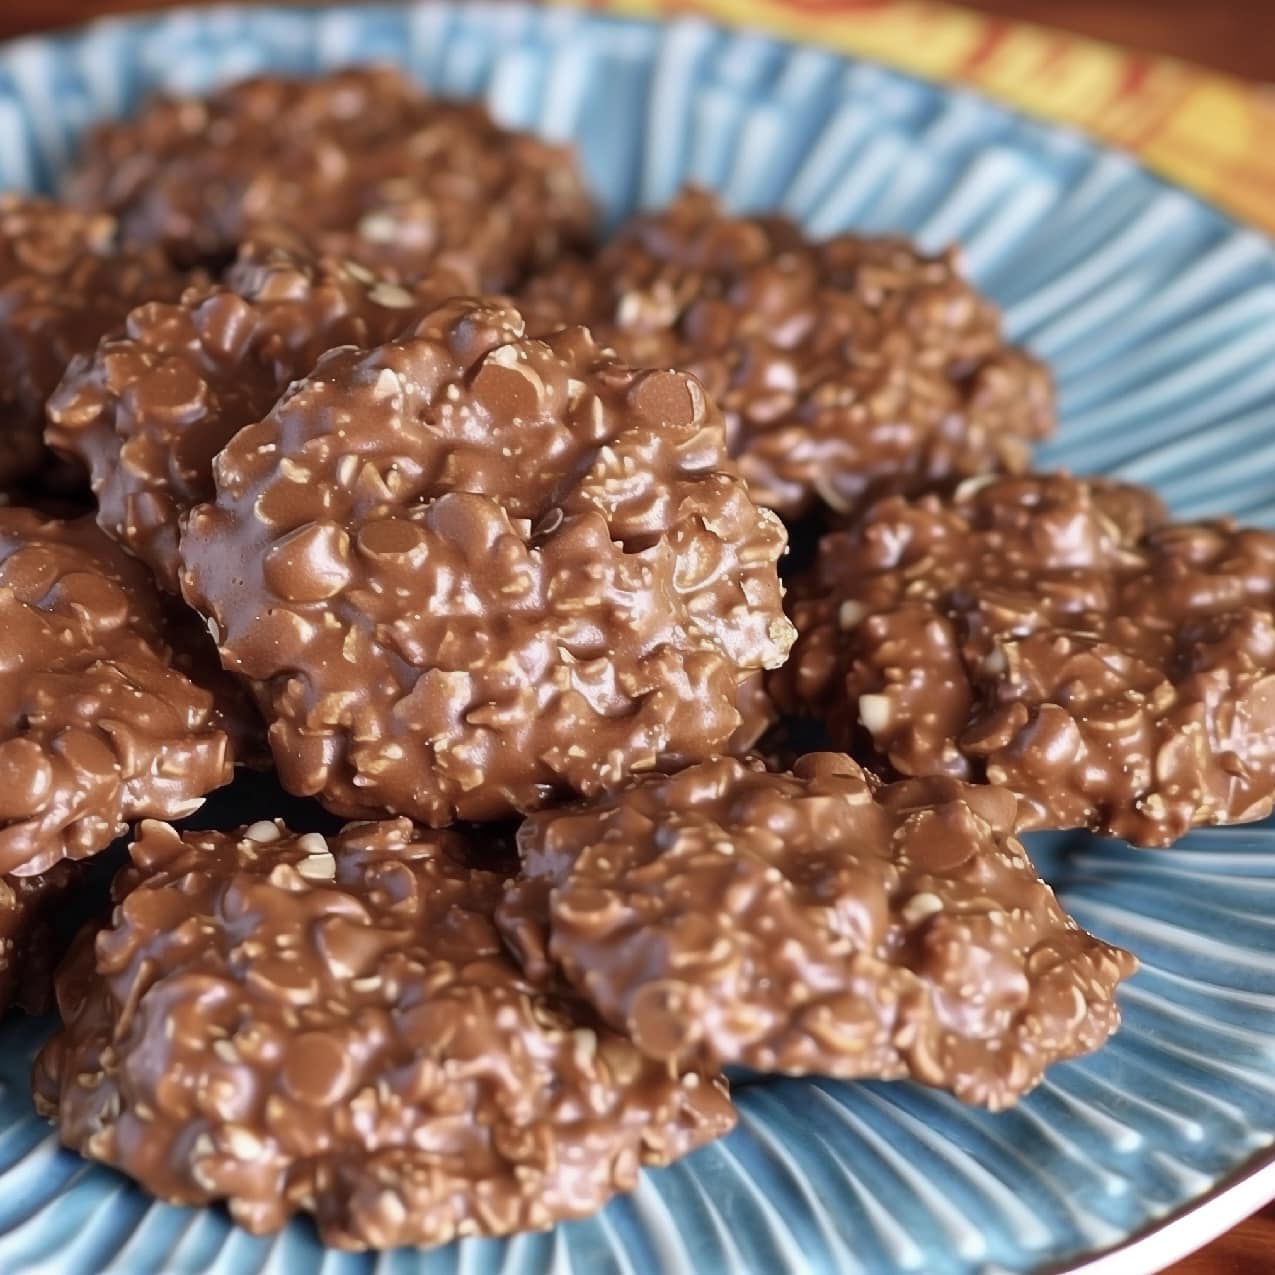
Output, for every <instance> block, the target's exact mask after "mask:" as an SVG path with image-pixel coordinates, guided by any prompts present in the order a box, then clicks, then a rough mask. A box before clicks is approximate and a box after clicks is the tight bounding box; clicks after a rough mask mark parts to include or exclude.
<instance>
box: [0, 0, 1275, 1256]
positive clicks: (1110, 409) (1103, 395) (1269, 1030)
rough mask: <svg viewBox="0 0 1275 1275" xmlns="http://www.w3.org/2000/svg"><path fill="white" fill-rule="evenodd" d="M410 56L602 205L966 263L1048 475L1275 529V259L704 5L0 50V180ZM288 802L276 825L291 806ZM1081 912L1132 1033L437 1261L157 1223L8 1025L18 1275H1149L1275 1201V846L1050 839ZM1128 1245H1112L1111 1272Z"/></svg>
mask: <svg viewBox="0 0 1275 1275" xmlns="http://www.w3.org/2000/svg"><path fill="white" fill-rule="evenodd" d="M368 59H387V60H390V61H394V62H399V63H401V64H403V65H405V66H406V67H408V68H409V69H410V70H411V71H412V72H413V73H414V74H416V75H417V76H419V77H420V78H421V79H422V80H423V81H424V82H426V83H427V84H428V85H430V86H431V87H432V88H434V89H436V90H438V91H440V92H443V93H448V94H457V95H478V96H481V97H484V98H485V99H486V100H487V101H488V102H489V103H490V105H491V106H492V108H493V109H494V110H495V112H496V113H497V115H498V116H499V117H500V118H501V119H502V120H504V121H505V122H507V123H509V124H513V125H518V126H522V127H526V128H530V129H534V130H536V131H538V132H541V133H544V134H546V135H547V136H549V137H553V138H560V139H570V140H571V141H573V142H575V143H576V145H577V146H578V148H579V150H580V153H581V155H582V157H583V160H584V163H585V166H586V168H587V170H588V173H589V176H590V177H591V179H592V181H593V183H594V185H595V187H596V189H597V190H598V192H599V193H600V195H601V198H602V201H603V203H604V205H605V208H606V211H607V213H608V215H609V216H611V217H616V216H619V215H622V214H624V213H626V212H628V211H630V210H632V209H633V208H634V207H636V206H639V205H651V204H658V203H660V202H661V201H663V200H665V199H667V198H668V197H669V196H670V195H671V194H672V193H673V192H674V191H675V190H676V189H677V188H678V186H680V185H681V184H682V183H683V182H684V181H687V180H695V181H698V182H702V183H706V184H708V185H711V186H714V187H716V188H718V189H719V190H721V191H723V192H724V193H725V194H726V195H727V197H728V198H729V200H730V201H731V202H732V203H733V204H734V205H736V206H737V207H739V208H742V209H769V208H774V207H780V208H783V209H785V210H786V211H788V212H790V213H792V214H793V215H795V216H796V217H798V218H799V219H800V220H801V221H803V222H804V223H805V224H806V225H807V226H808V227H809V229H810V230H811V231H812V232H813V233H816V234H825V233H829V232H832V231H838V230H841V229H844V228H846V227H858V228H863V229H867V230H872V231H884V230H896V231H904V232H906V233H908V234H910V235H912V236H914V237H915V238H917V239H919V240H920V241H921V243H922V244H924V245H926V246H927V247H931V248H937V247H939V246H941V245H944V244H946V243H948V242H949V241H952V240H958V241H960V242H961V243H963V244H964V245H965V250H966V261H967V263H968V266H969V269H970V271H971V272H972V274H973V276H974V277H975V279H976V280H977V282H978V283H979V284H980V285H981V286H982V287H983V288H985V289H986V290H987V291H988V292H990V293H991V295H992V296H993V297H995V299H996V300H997V301H999V302H1000V303H1001V305H1002V306H1003V307H1004V308H1005V312H1006V315H1007V318H1008V323H1009V326H1010V329H1011V331H1012V333H1013V335H1014V336H1015V337H1016V338H1018V339H1020V340H1025V341H1026V342H1028V343H1029V344H1030V345H1031V346H1033V347H1034V348H1035V349H1036V350H1037V351H1038V352H1039V353H1040V354H1042V355H1043V356H1045V357H1046V358H1048V359H1050V360H1051V361H1052V362H1053V364H1054V367H1055V368H1056V370H1057V374H1058V378H1059V382H1060V385H1061V392H1062V408H1063V417H1064V425H1063V428H1062V431H1061V433H1060V435H1059V437H1058V439H1057V440H1056V441H1055V442H1054V443H1052V444H1051V445H1050V446H1049V447H1048V448H1047V449H1046V453H1045V455H1044V457H1043V459H1044V461H1045V462H1046V463H1050V464H1065V465H1069V466H1071V467H1073V468H1075V469H1078V470H1104V471H1109V472H1115V473H1120V474H1123V475H1126V476H1128V477H1131V478H1135V479H1138V480H1141V481H1145V482H1151V483H1154V484H1156V485H1157V486H1158V487H1159V488H1160V489H1161V490H1162V491H1163V492H1164V493H1165V495H1166V496H1167V497H1168V499H1169V501H1170V502H1171V503H1172V504H1173V505H1174V507H1175V508H1176V509H1177V510H1178V512H1180V513H1183V514H1201V513H1216V512H1222V511H1228V512H1234V513H1236V514H1239V515H1241V516H1242V517H1244V518H1246V519H1249V520H1254V521H1258V522H1265V523H1272V522H1275V250H1273V248H1272V245H1271V243H1270V242H1269V241H1268V240H1267V239H1266V238H1264V237H1263V236H1261V235H1259V234H1257V233H1255V232H1253V231H1251V230H1246V229H1244V228H1242V227H1240V226H1237V225H1235V224H1234V223H1232V222H1230V221H1228V220H1227V219H1226V218H1225V217H1223V216H1221V215H1220V214H1219V213H1217V212H1216V211H1214V210H1213V209H1211V208H1208V207H1206V206H1204V205H1203V204H1201V203H1200V202H1199V201H1197V200H1196V199H1194V198H1192V197H1191V196H1190V195H1188V194H1185V193H1184V192H1182V191H1180V190H1176V189H1173V188H1171V187H1169V186H1167V185H1165V184H1163V183H1161V182H1159V181H1157V180H1156V179H1154V178H1152V177H1151V176H1149V175H1148V174H1147V173H1145V172H1144V171H1142V170H1141V169H1140V168H1139V167H1138V166H1137V165H1136V164H1135V163H1133V162H1132V161H1131V160H1129V159H1128V158H1126V157H1125V156H1123V155H1119V154H1115V153H1112V152H1110V151H1106V150H1103V149H1100V148H1099V147H1097V146H1095V145H1094V144H1093V143H1091V142H1089V141H1086V140H1085V139H1083V138H1081V137H1079V136H1077V135H1075V134H1072V133H1069V132H1064V131H1061V130H1058V129H1055V128H1051V127H1047V126H1044V125H1042V124H1038V123H1033V122H1030V121H1027V120H1024V119H1022V118H1020V117H1018V116H1016V115H1014V114H1012V113H1011V112H1009V111H1006V110H1004V109H1002V108H1001V107H998V106H996V105H993V104H991V103H989V102H987V101H983V100H981V99H979V98H976V97H973V96H970V95H969V94H966V93H962V92H959V91H955V90H951V89H946V88H939V87H935V86H933V85H926V84H921V83H918V82H916V81H914V80H910V79H907V78H905V77H903V76H900V75H896V74H893V73H890V72H888V71H885V70H882V69H881V68H879V67H876V66H871V65H867V64H864V63H860V62H853V61H848V60H846V59H844V58H841V57H838V56H835V55H833V54H831V53H827V52H823V51H820V50H816V49H809V48H796V47H791V46H787V45H784V44H780V43H777V42H775V41H773V40H770V39H765V38H762V37H758V36H752V35H737V34H727V33H724V32H722V31H719V30H716V29H714V28H711V27H709V26H705V25H700V24H697V23H693V22H679V23H673V24H670V25H665V26H651V25H644V24H641V23H636V22H628V21H618V20H610V19H606V18H602V17H598V16H596V15H594V16H589V15H585V14H579V13H573V12H566V11H553V10H551V11H548V12H540V11H537V10H534V9H530V8H521V7H518V6H516V5H501V6H500V7H499V8H495V7H492V8H488V7H486V6H481V5H476V4H464V5H461V4H455V5H447V4H438V5H428V6H422V7H416V8H402V9H400V8H381V7H378V6H362V5H360V6H358V7H357V8H356V7H350V8H346V9H337V10H333V11H328V12H325V13H322V14H318V13H311V12H307V11H304V10H290V11H274V10H256V11H236V10H233V9H227V10H220V11H205V12H203V13H199V14H191V13H188V14H181V15H178V16H175V17H167V18H162V19H158V20H146V21H137V22H123V23H112V24H108V25H104V26H98V27H95V28H93V29H91V30H89V31H87V32H85V33H83V34H77V35H72V36H70V37H69V38H61V39H48V40H43V39H40V40H28V41H23V42H20V43H17V44H13V45H11V46H9V47H8V48H7V49H4V50H3V51H0V185H3V186H20V187H32V186H34V187H45V186H49V185H51V184H52V183H53V182H54V180H55V177H56V174H57V172H58V170H59V169H60V167H61V166H62V165H63V164H64V163H65V161H66V158H67V156H68V153H69V152H70V150H71V147H72V146H73V143H74V141H75V138H76V136H77V134H78V133H79V132H80V131H81V130H82V129H83V127H84V126H85V125H86V124H87V123H89V122H90V121H91V120H94V119H97V118H100V117H103V116H107V115H115V114H119V113H121V112H123V111H126V110H128V109H129V108H130V107H131V106H132V104H133V103H134V102H135V101H136V99H137V98H138V96H139V95H140V94H143V93H145V92H146V91H148V90H151V89H155V88H159V87H163V88H169V89H173V88H176V89H186V90H190V89H203V88H207V87H208V86H210V85H212V84H214V83H216V82H217V81H220V80H224V79H228V78H231V77H235V76H241V75H244V74H246V73H249V72H253V71H259V70H263V69H267V68H269V69H283V68H287V69H289V70H294V71H298V70H315V69H319V68H323V67H329V66H334V65H337V64H340V63H345V62H352V61H362V60H368ZM258 813H259V814H262V815H266V814H270V813H273V812H272V811H266V810H263V811H260V812H258ZM1033 848H1034V849H1035V850H1036V851H1037V852H1038V854H1039V856H1040V860H1039V861H1040V863H1041V865H1042V868H1043V870H1044V872H1045V874H1046V875H1047V876H1048V877H1050V878H1051V880H1052V881H1053V882H1054V883H1055V884H1056V885H1057V886H1058V888H1059V890H1060V892H1061V893H1062V896H1063V899H1064V901H1065V902H1066V904H1067V905H1068V906H1069V907H1070V908H1071V909H1072V910H1073V911H1074V912H1075V913H1076V915H1077V916H1078V917H1079V918H1080V920H1081V921H1082V922H1084V924H1086V925H1087V926H1089V927H1091V928H1092V929H1094V930H1096V931H1097V932H1098V933H1100V934H1102V935H1104V936H1105V937H1107V938H1109V939H1113V940H1115V941H1116V942H1118V943H1123V944H1126V945H1128V946H1129V947H1131V948H1133V949H1134V950H1136V951H1137V952H1138V953H1139V954H1140V955H1141V956H1142V958H1143V961H1144V970H1143V972H1142V973H1141V974H1140V975H1139V976H1138V977H1137V978H1136V979H1134V980H1133V982H1132V983H1131V984H1130V985H1129V986H1128V988H1127V991H1126V992H1125V994H1124V997H1123V1003H1124V1009H1125V1016H1126V1026H1125V1027H1124V1029H1123V1031H1122V1032H1121V1033H1120V1035H1119V1036H1118V1038H1117V1039H1116V1040H1115V1041H1114V1043H1113V1044H1111V1045H1110V1046H1109V1047H1108V1048H1107V1049H1105V1050H1103V1051H1102V1052H1101V1053H1100V1054H1098V1055H1097V1056H1095V1057H1093V1058H1091V1059H1087V1060H1085V1061H1083V1062H1079V1063H1075V1064H1071V1065H1067V1066H1063V1067H1060V1068H1058V1069H1057V1070H1056V1071H1055V1072H1054V1073H1053V1074H1052V1075H1051V1077H1050V1079H1049V1080H1048V1082H1047V1083H1046V1084H1044V1085H1043V1086H1042V1087H1041V1088H1040V1089H1039V1090H1038V1091H1037V1092H1036V1093H1034V1094H1033V1095H1032V1096H1031V1097H1030V1098H1029V1099H1028V1100H1027V1101H1025V1102H1024V1103H1023V1104H1022V1105H1021V1106H1020V1107H1019V1108H1018V1109H1017V1110H1015V1111H1013V1112H1010V1113H1008V1114H1005V1115H999V1116H993V1115H988V1114H986V1113H984V1112H979V1111H971V1110H966V1109H964V1108H962V1107H960V1106H959V1105H958V1104H957V1103H955V1102H953V1101H951V1100H949V1099H947V1098H945V1097H943V1096H942V1095H937V1094H934V1093H931V1092H927V1091H925V1090H923V1089H920V1088H918V1087H915V1086H912V1085H909V1084H894V1085H885V1084H859V1085H849V1084H839V1083H820V1082H807V1081H783V1080H776V1081H765V1082H761V1083H756V1084H752V1085H749V1086H746V1087H744V1088H742V1089H741V1090H740V1091H739V1094H738V1097H739V1103H740V1107H741V1109H742V1112H743V1118H742V1122H741V1127H740V1128H739V1130H738V1131H737V1132H736V1133H735V1134H733V1135H732V1136H731V1137H730V1138H728V1139H727V1140H726V1141H724V1142H723V1143H721V1144H719V1145H717V1146H714V1147H709V1148H706V1149H705V1150H703V1151H700V1152H699V1153H697V1154H696V1155H694V1156H692V1157H691V1158H690V1159H689V1160H687V1161H685V1162H684V1163H683V1164H681V1165H678V1166H676V1167H674V1168H671V1169H666V1170H662V1171H660V1172H653V1173H650V1174H648V1175H646V1177H645V1178H644V1179H643V1181H642V1184H641V1186H640V1187H639V1188H638V1190H637V1191H636V1192H634V1194H633V1195H632V1196H630V1197H628V1198H626V1199H622V1200H617V1201H615V1202H614V1203H613V1204H612V1205H611V1206H610V1207H609V1208H608V1209H606V1210H605V1212H603V1213H602V1214H601V1215H600V1216H599V1217H597V1218H595V1219H593V1220H591V1221H586V1222H579V1223H574V1224H571V1225H568V1226H563V1227H560V1228H559V1229H558V1230H556V1231H554V1232H552V1233H549V1234H544V1235H532V1236H523V1237H520V1238H518V1239H515V1240H512V1241H510V1242H507V1243H502V1242H495V1241H474V1240H469V1241H465V1242H463V1243H461V1244H457V1245H453V1246H451V1247H449V1248H446V1249H442V1250H439V1251H436V1252H432V1253H417V1252H415V1251H399V1252H393V1253H385V1254H381V1255H368V1256H351V1255H348V1254H339V1253H335V1252H325V1251H324V1250H323V1249H322V1248H321V1247H320V1246H319V1245H318V1243H317V1241H316V1240H315V1238H314V1234H313V1232H312V1230H311V1229H310V1228H309V1226H308V1225H306V1224H303V1223H297V1224H294V1225H293V1226H291V1227H290V1228H289V1229H288V1230H287V1231H285V1232H284V1233H283V1234H282V1235H280V1236H278V1237H276V1238H273V1239H254V1238H252V1237H251V1236H249V1235H247V1234H246V1233H244V1232H243V1231H240V1230H237V1229H236V1228H235V1227H233V1226H231V1225H230V1223H229V1221H228V1220H227V1217H226V1216H225V1215H224V1214H223V1213H222V1212H220V1211H217V1210H212V1209H208V1210H190V1209H179V1208H171V1207H167V1206H161V1205H156V1204H154V1203H153V1202H152V1201H151V1200H150V1199H149V1198H148V1197H147V1196H145V1195H143V1194H142V1193H141V1192H139V1191H137V1190H135V1189H134V1188H132V1187H131V1186H130V1185H129V1184H128V1183H127V1182H126V1181H125V1180H124V1179H123V1178H121V1177H119V1176H117V1175H116V1174H114V1173H112V1172H110V1171H108V1170H106V1169H102V1168H99V1167H91V1166H89V1165H87V1164H85V1163H83V1162H82V1161H80V1160H79V1159H77V1158H76V1157H75V1156H73V1155H71V1154H69V1153H67V1152H65V1151H62V1150H59V1149H58V1148H57V1146H56V1145H55V1143H54V1141H53V1139H52V1138H51V1137H50V1135H49V1132H48V1129H47V1127H46V1126H45V1125H44V1123H43V1122H41V1121H40V1120H38V1119H37V1118H36V1117H35V1115H34V1114H33V1112H32V1110H31V1106H30V1101H29V1098H28V1094H27V1084H26V1075H27V1069H28V1066H29V1061H30V1056H31V1053H32V1052H33V1049H34V1048H35V1046H36V1045H37V1044H38V1043H39V1040H40V1039H41V1038H42V1036H43V1034H44V1032H45V1031H46V1030H47V1028H46V1027H45V1026H44V1025H42V1024H38V1023H31V1022H28V1021H25V1020H20V1019H19V1020H12V1021H10V1022H9V1023H7V1024H6V1025H5V1026H4V1028H3V1030H2V1031H0V1080H2V1081H3V1091H2V1093H0V1272H3V1273H4V1275H26V1273H34V1272H40V1273H41V1275H105V1273H107V1272H110V1273H112V1275H157V1273H159V1272H163V1273H164V1275H248V1273H249V1272H252V1273H258V1272H268V1273H270V1275H311V1273H313V1272H320V1273H321V1275H356V1273H357V1275H367V1273H370V1272H376V1273H377V1275H451V1273H453V1272H454V1273H455V1275H488V1273H493V1275H494V1273H495V1272H501V1273H503V1275H541V1272H553V1273H555V1275H569V1273H571V1272H574V1273H575V1275H602V1273H604V1272H605V1273H608V1275H610V1273H612V1272H614V1273H615V1275H665V1273H667V1275H727V1273H731V1275H735V1273H742V1272H757V1273H758V1275H790V1273H794V1275H795V1273H797V1272H801V1273H803V1275H804V1273H807V1272H809V1273H811V1275H814V1273H818V1275H832V1273H833V1272H837V1273H838V1275H854V1273H859V1272H864V1273H866V1272H872V1273H882V1275H895V1273H896V1272H912V1271H914V1272H918V1273H920V1275H993V1273H999V1272H1037V1273H1044V1272H1060V1271H1079V1270H1084V1271H1086V1272H1091V1273H1092V1275H1098V1273H1099V1272H1108V1273H1109V1275H1142V1273H1143V1272H1150V1271H1153V1270H1157V1269H1159V1268H1160V1267H1161V1266H1162V1265H1164V1264H1165V1263H1167V1262H1169V1261H1170V1260H1172V1259H1173V1258H1175V1257H1176V1256H1178V1255H1180V1254H1181V1253H1183V1252H1185V1251H1187V1250H1188V1249H1190V1248H1191V1247H1193V1246H1194V1245H1196V1244H1199V1243H1202V1242H1204V1240H1206V1239H1208V1238H1210V1237H1211V1235H1213V1234H1215V1233H1217V1232H1218V1231H1220V1230H1222V1229H1224V1228H1225V1227H1226V1226H1228V1225H1230V1224H1231V1223H1232V1222H1234V1221H1237V1220H1238V1219H1239V1217H1241V1216H1243V1214H1244V1213H1245V1212H1247V1211H1249V1210H1251V1209H1252V1208H1254V1207H1256V1206H1257V1205H1259V1204H1260V1203H1262V1202H1263V1200H1264V1199H1266V1198H1269V1197H1270V1196H1271V1195H1275V1153H1273V1152H1272V1143H1273V1142H1275V829H1269V828H1265V827H1260V826H1259V827H1255V828H1248V829H1230V830H1225V831H1209V832H1201V833H1199V834H1197V835H1195V836H1193V837H1190V838H1188V839H1187V840H1186V841H1185V842H1184V843H1183V844H1182V845H1181V846H1179V847H1178V848H1177V849H1175V850H1171V851H1165V852H1156V853H1151V852H1136V851H1132V850H1129V849H1127V848H1125V847H1123V846H1121V845H1118V844H1113V843H1106V842H1100V841H1097V840H1095V839H1092V838H1085V837H1072V838H1069V839H1066V838H1064V839H1055V840H1052V841H1049V840H1045V839H1041V840H1039V841H1037V842H1036V844H1035V845H1034V847H1033ZM1104 1254H1105V1255H1106V1256H1104Z"/></svg>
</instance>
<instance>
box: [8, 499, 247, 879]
mask: <svg viewBox="0 0 1275 1275" xmlns="http://www.w3.org/2000/svg"><path fill="white" fill-rule="evenodd" d="M0 632H3V633H4V642H3V648H2V650H0V873H19V874H21V875H29V874H35V873H40V872H45V871H46V870H48V869H49V868H50V867H52V866H53V865H54V864H55V863H57V862H58V861H59V860H60V859H63V858H72V859H81V858H85V857H87V856H88V855H91V854H94V853H95V852H97V851H98V850H101V849H102V848H103V847H105V846H106V845H107V844H108V843H109V842H110V841H112V840H113V839H114V838H115V837H117V836H119V835H120V833H122V832H123V831H124V826H125V823H126V821H129V820H132V819H136V818H139V817H142V816H155V817H159V818H178V817H181V816H183V815H186V814H190V813H191V812H192V811H194V810H196V809H198V807H199V806H200V804H201V803H202V799H203V797H204V795H205V794H206V793H208V792H211V791H212V790H213V789H214V788H218V787H220V786H221V785H222V784H225V783H227V782H229V780H230V777H231V771H232V758H231V749H230V745H229V741H228V739H227V735H226V732H225V730H224V729H223V728H222V724H221V717H220V714H219V712H218V710H217V708H216V707H215V705H214V702H213V697H212V695H211V694H210V693H209V692H208V691H207V690H204V689H203V688H201V687H199V686H197V685H195V683H194V682H192V681H191V680H190V679H189V678H188V677H187V676H186V675H185V674H184V673H182V672H180V671H179V670H178V668H177V667H175V664H174V658H175V657H174V654H173V652H172V650H171V649H170V647H169V645H168V642H167V638H166V632H167V620H166V618H165V615H164V611H163V606H162V602H161V598H160V595H159V594H158V593H157V592H156V590H155V587H154V585H153V584H152V583H151V580H150V576H149V573H148V572H147V571H146V569H145V568H144V567H143V566H142V565H141V564H140V563H138V562H136V561H134V560H133V559H132V558H130V557H128V555H127V554H125V553H124V552H123V551H122V550H120V549H119V548H117V547H116V546H115V545H114V544H112V543H111V541H109V540H108V539H107V538H106V537H105V536H104V535H102V533H101V532H100V531H99V530H98V528H97V527H96V526H95V525H94V523H93V519H92V518H91V517H84V518H80V519H76V520H74V521H71V522H63V521H58V520H55V519H50V518H45V517H43V516H41V515H39V514H36V513H33V512H32V511H30V510H26V509H0Z"/></svg>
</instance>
